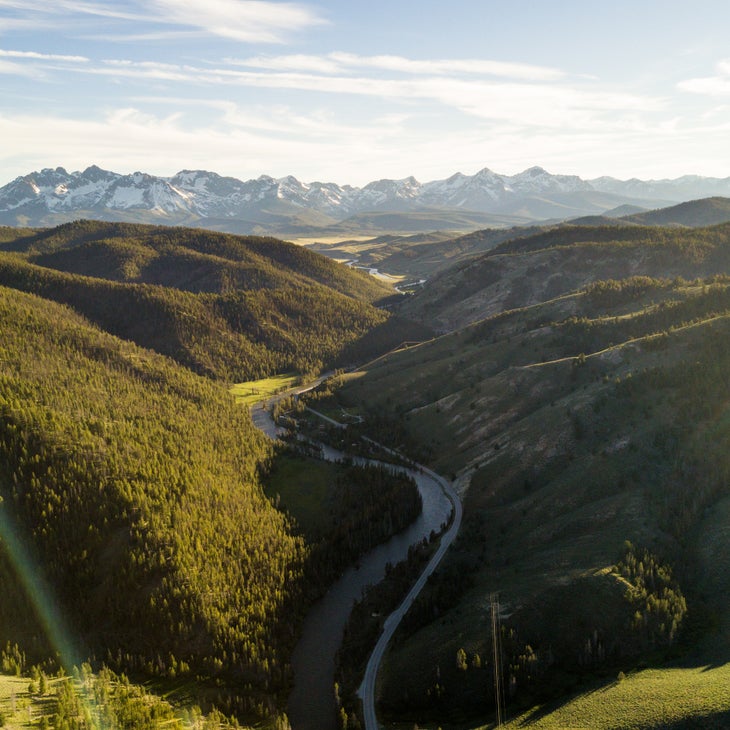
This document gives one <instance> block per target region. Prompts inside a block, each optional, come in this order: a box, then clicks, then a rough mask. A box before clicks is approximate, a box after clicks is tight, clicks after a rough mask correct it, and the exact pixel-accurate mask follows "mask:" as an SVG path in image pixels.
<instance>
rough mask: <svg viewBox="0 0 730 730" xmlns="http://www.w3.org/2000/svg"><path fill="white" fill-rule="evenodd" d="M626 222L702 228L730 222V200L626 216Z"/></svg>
mask: <svg viewBox="0 0 730 730" xmlns="http://www.w3.org/2000/svg"><path fill="white" fill-rule="evenodd" d="M622 220H624V221H628V222H631V223H640V224H641V225H645V226H646V225H648V226H688V227H690V228H700V227H703V226H714V225H717V224H718V223H726V222H727V221H729V220H730V198H721V197H714V198H702V199H701V200H690V201H688V202H686V203H680V204H679V205H672V206H670V207H668V208H660V209H658V210H647V211H642V212H640V213H633V214H631V215H627V216H624V217H623V219H622Z"/></svg>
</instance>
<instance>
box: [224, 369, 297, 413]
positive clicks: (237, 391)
mask: <svg viewBox="0 0 730 730" xmlns="http://www.w3.org/2000/svg"><path fill="white" fill-rule="evenodd" d="M300 377H301V376H299V375H296V374H292V373H289V374H286V375H274V376H273V377H271V378H262V379H261V380H250V381H248V382H247V383H237V384H236V385H234V386H233V387H232V388H231V389H230V392H231V393H233V395H234V396H235V397H236V403H242V404H243V405H245V406H252V405H254V404H256V403H258V402H260V401H262V400H266V399H267V398H269V397H270V396H272V395H275V394H276V393H280V392H281V391H282V390H287V389H288V388H293V387H294V386H296V385H298V384H299V380H300Z"/></svg>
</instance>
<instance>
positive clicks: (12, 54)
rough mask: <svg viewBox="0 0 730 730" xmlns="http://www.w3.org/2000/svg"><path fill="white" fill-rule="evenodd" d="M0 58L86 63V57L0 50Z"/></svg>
mask: <svg viewBox="0 0 730 730" xmlns="http://www.w3.org/2000/svg"><path fill="white" fill-rule="evenodd" d="M0 58H19V59H28V60H31V61H68V62H69V63H88V61H89V59H88V58H86V56H64V55H60V54H56V53H38V52H36V51H6V50H3V49H0Z"/></svg>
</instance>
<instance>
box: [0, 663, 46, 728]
mask: <svg viewBox="0 0 730 730" xmlns="http://www.w3.org/2000/svg"><path fill="white" fill-rule="evenodd" d="M53 682H54V680H49V682H48V684H49V689H48V691H47V693H46V694H45V695H43V696H40V695H37V694H34V695H31V694H30V692H29V691H28V686H29V684H30V680H29V679H28V678H27V677H11V676H7V675H0V726H1V727H6V728H30V727H38V723H39V722H40V720H41V718H43V717H48V719H49V720H50V717H51V716H52V715H53V713H54V712H55V711H56V700H55V692H54V691H53Z"/></svg>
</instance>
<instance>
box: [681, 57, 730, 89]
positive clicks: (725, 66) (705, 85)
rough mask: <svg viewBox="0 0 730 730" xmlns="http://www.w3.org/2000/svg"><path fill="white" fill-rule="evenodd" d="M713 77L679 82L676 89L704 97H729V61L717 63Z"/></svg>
mask: <svg viewBox="0 0 730 730" xmlns="http://www.w3.org/2000/svg"><path fill="white" fill-rule="evenodd" d="M715 71H716V73H715V75H714V76H705V77H701V78H695V79H687V80H686V81H680V82H679V83H678V84H677V87H678V88H679V89H680V90H681V91H689V92H691V93H693V94H703V95H705V96H730V59H724V60H722V61H718V63H717V64H716V65H715Z"/></svg>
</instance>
